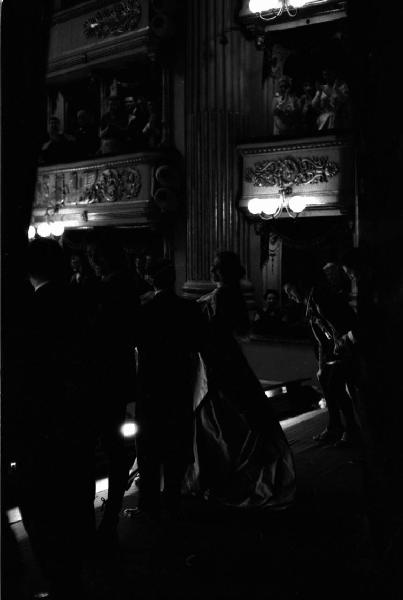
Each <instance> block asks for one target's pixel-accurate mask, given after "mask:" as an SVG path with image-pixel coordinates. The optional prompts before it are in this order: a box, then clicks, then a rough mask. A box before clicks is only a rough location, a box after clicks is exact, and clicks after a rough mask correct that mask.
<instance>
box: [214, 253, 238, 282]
mask: <svg viewBox="0 0 403 600" xmlns="http://www.w3.org/2000/svg"><path fill="white" fill-rule="evenodd" d="M216 259H217V261H218V265H217V266H218V269H219V271H220V274H221V278H222V281H223V282H224V283H231V284H234V283H238V284H239V282H240V280H241V279H242V277H244V275H245V269H244V267H243V266H242V265H241V261H240V258H239V256H238V254H236V252H232V251H231V250H224V251H222V252H217V254H216Z"/></svg>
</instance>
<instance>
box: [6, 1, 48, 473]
mask: <svg viewBox="0 0 403 600" xmlns="http://www.w3.org/2000/svg"><path fill="white" fill-rule="evenodd" d="M49 27H50V1H49V0H40V1H35V2H32V0H18V1H17V2H16V1H15V0H3V2H2V4H1V117H2V119H1V128H2V131H1V133H2V135H1V246H2V247H1V277H2V286H1V290H2V298H1V300H2V315H1V317H2V328H1V329H2V331H1V333H2V432H1V433H2V444H3V450H4V452H3V454H2V456H3V460H8V457H9V454H10V448H11V445H12V440H13V437H14V427H15V425H14V423H15V420H14V413H15V410H14V409H15V407H16V406H17V404H18V380H19V379H20V378H21V375H20V374H19V372H18V366H19V357H20V355H21V346H20V344H21V334H22V331H21V329H22V325H21V323H22V317H23V315H22V300H23V297H24V294H25V291H26V289H27V283H26V281H25V275H24V262H23V261H24V248H25V245H26V243H27V234H26V232H27V229H28V225H29V221H30V215H31V208H32V201H33V196H34V188H35V177H36V164H37V154H38V145H39V139H40V137H39V134H40V131H39V127H40V124H41V123H42V121H43V118H46V116H45V112H46V94H45V74H46V61H47V52H48V38H49ZM2 466H3V467H4V466H5V465H4V463H3V465H2ZM4 472H5V471H4V470H3V473H4Z"/></svg>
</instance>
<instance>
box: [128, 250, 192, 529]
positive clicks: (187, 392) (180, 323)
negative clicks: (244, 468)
mask: <svg viewBox="0 0 403 600" xmlns="http://www.w3.org/2000/svg"><path fill="white" fill-rule="evenodd" d="M149 276H150V277H151V280H152V282H153V285H154V289H155V296H154V298H153V299H152V300H151V301H150V302H149V303H148V304H145V305H144V306H143V307H142V312H141V328H140V335H139V338H138V374H139V386H140V393H139V398H138V400H137V403H136V419H137V423H138V426H139V431H138V434H137V439H136V444H137V459H138V466H139V471H140V494H139V506H138V509H139V514H140V512H145V513H148V514H149V515H152V516H154V517H158V516H159V513H160V484H161V481H160V473H161V470H163V477H164V501H165V508H166V509H167V510H168V511H169V512H170V513H171V515H175V514H177V513H178V511H179V509H180V493H181V484H182V481H183V477H184V475H185V472H186V469H187V467H188V465H189V464H191V463H192V461H193V433H194V429H193V427H194V423H193V393H194V381H195V379H194V378H195V373H196V368H197V364H198V351H199V350H200V348H201V340H202V330H203V329H202V327H203V325H202V323H203V320H202V319H203V318H202V314H201V311H200V310H199V307H198V306H197V304H196V303H194V302H192V301H189V300H185V299H183V298H180V297H179V296H177V295H176V293H175V291H174V284H175V270H174V268H173V266H172V265H171V264H170V263H169V261H166V260H160V261H157V262H156V263H155V264H154V265H151V267H150V269H149ZM134 514H136V513H134Z"/></svg>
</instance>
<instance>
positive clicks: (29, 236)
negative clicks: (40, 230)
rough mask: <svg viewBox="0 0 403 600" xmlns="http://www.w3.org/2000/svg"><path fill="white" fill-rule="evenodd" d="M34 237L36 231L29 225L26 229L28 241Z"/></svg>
mask: <svg viewBox="0 0 403 600" xmlns="http://www.w3.org/2000/svg"><path fill="white" fill-rule="evenodd" d="M35 236H36V229H35V227H34V226H33V225H30V226H29V227H28V239H29V240H33V239H34V237H35Z"/></svg>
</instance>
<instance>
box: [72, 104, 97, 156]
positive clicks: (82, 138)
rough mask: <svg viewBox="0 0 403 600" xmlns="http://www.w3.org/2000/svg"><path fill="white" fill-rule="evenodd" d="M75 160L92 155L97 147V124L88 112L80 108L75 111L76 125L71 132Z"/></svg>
mask: <svg viewBox="0 0 403 600" xmlns="http://www.w3.org/2000/svg"><path fill="white" fill-rule="evenodd" d="M73 135H74V138H75V140H76V143H75V153H76V156H75V158H76V160H80V159H83V158H90V157H91V156H94V155H95V153H96V151H97V149H98V147H99V137H98V131H97V126H96V125H95V124H94V122H93V119H92V116H91V115H90V113H89V112H88V111H87V110H85V109H84V108H81V109H80V110H78V111H77V126H76V128H75V130H74V132H73Z"/></svg>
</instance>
